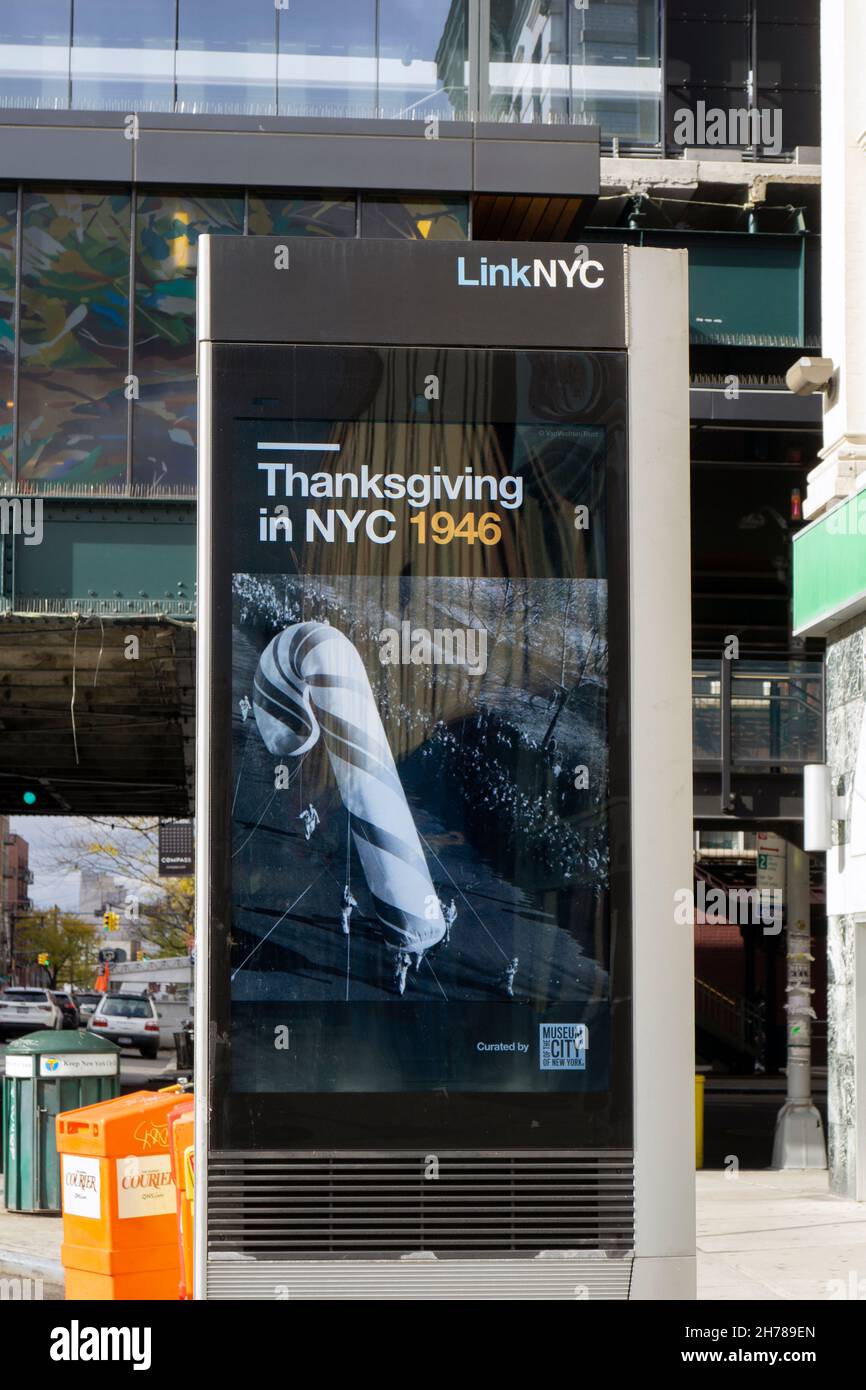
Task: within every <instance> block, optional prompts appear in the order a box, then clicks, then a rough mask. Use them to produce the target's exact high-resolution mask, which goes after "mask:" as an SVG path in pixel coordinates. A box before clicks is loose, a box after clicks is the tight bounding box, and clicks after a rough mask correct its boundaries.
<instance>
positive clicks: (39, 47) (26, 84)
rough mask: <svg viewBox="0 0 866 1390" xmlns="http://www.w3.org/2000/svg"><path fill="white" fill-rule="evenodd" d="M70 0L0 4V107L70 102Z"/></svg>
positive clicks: (9, 0) (23, 0)
mask: <svg viewBox="0 0 866 1390" xmlns="http://www.w3.org/2000/svg"><path fill="white" fill-rule="evenodd" d="M71 15H72V4H71V0H40V3H39V4H38V5H36V4H34V3H33V0H3V3H2V4H0V107H6V108H7V109H9V108H11V109H12V110H15V109H17V108H19V107H25V108H28V109H30V110H32V109H34V108H35V109H37V110H39V109H43V108H46V109H49V110H50V109H52V108H60V109H65V108H66V107H67V106H68V105H69V34H70V24H71Z"/></svg>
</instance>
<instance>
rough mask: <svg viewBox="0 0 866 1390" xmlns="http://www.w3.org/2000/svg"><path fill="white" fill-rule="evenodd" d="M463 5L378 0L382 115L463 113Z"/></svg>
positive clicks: (456, 115) (465, 104) (449, 115)
mask: <svg viewBox="0 0 866 1390" xmlns="http://www.w3.org/2000/svg"><path fill="white" fill-rule="evenodd" d="M466 10H467V6H466V5H465V4H464V3H460V0H456V2H455V0H421V3H419V0H379V47H378V74H377V77H378V114H379V115H380V116H390V117H392V118H395V117H401V118H404V119H406V118H408V119H414V120H417V119H419V118H423V117H430V116H440V117H443V118H445V119H447V118H455V119H460V120H463V119H465V118H466V115H467V112H468V106H469V92H468V70H467V58H468V46H467V15H466Z"/></svg>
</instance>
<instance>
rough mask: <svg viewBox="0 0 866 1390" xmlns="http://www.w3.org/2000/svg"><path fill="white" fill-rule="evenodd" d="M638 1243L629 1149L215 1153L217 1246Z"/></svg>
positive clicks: (591, 1246) (212, 1204) (212, 1227)
mask: <svg viewBox="0 0 866 1390" xmlns="http://www.w3.org/2000/svg"><path fill="white" fill-rule="evenodd" d="M633 1244H634V1188H633V1171H632V1155H631V1153H630V1152H628V1151H626V1150H603V1151H599V1150H557V1151H555V1152H553V1151H544V1152H525V1151H524V1152H510V1153H506V1152H500V1153H467V1152H454V1151H453V1150H452V1151H449V1152H446V1153H439V1154H436V1155H425V1154H419V1153H407V1152H394V1151H390V1152H387V1153H382V1152H366V1153H362V1152H348V1151H341V1152H339V1153H310V1152H272V1153H266V1152H262V1153H246V1152H232V1153H216V1154H212V1155H210V1157H209V1159H208V1246H209V1249H210V1250H211V1251H212V1252H213V1253H217V1252H234V1253H237V1254H247V1255H258V1256H259V1257H265V1256H268V1257H273V1256H279V1255H303V1254H309V1255H323V1254H324V1255H342V1256H346V1255H353V1254H365V1255H372V1254H379V1255H389V1254H390V1255H398V1254H406V1253H410V1252H414V1251H420V1250H428V1251H433V1252H436V1253H452V1254H467V1253H475V1254H479V1253H483V1252H491V1253H502V1254H504V1253H509V1252H510V1253H527V1252H538V1251H541V1250H610V1251H626V1250H630V1249H631V1248H632V1246H633Z"/></svg>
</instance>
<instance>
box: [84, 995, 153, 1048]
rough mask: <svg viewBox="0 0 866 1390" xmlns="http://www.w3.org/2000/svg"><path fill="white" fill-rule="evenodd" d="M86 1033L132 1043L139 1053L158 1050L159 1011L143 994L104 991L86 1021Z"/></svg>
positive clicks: (123, 1045)
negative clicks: (105, 992)
mask: <svg viewBox="0 0 866 1390" xmlns="http://www.w3.org/2000/svg"><path fill="white" fill-rule="evenodd" d="M87 1031H88V1033H98V1034H99V1036H100V1037H101V1038H108V1040H109V1042H113V1043H117V1045H118V1047H136V1048H138V1051H139V1052H140V1053H141V1055H142V1057H155V1056H156V1055H157V1053H158V1052H159V1015H158V1013H157V1011H156V1005H155V1004H154V1002H153V1000H152V999H151V998H150V996H149V995H147V994H104V995H103V996H102V999H101V1000H100V1002H99V1003H98V1004H97V1006H96V1008H95V1010H94V1012H93V1014H92V1015H91V1017H90V1021H89V1022H88V1024H87Z"/></svg>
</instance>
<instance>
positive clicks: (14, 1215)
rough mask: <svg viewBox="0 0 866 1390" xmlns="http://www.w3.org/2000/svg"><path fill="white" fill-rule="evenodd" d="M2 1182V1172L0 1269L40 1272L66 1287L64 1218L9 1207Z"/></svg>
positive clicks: (51, 1281) (43, 1277) (13, 1272)
mask: <svg viewBox="0 0 866 1390" xmlns="http://www.w3.org/2000/svg"><path fill="white" fill-rule="evenodd" d="M2 1184H3V1179H2V1175H0V1270H3V1272H4V1273H6V1274H19V1273H20V1274H22V1275H36V1276H38V1277H39V1278H41V1279H44V1280H45V1282H46V1284H51V1285H56V1286H59V1287H60V1288H62V1287H63V1266H62V1264H61V1263H60V1243H61V1241H62V1239H63V1218H62V1217H60V1216H38V1215H37V1216H31V1215H29V1214H28V1213H27V1212H20V1211H7V1210H6V1206H5V1204H4V1203H3V1199H2Z"/></svg>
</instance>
